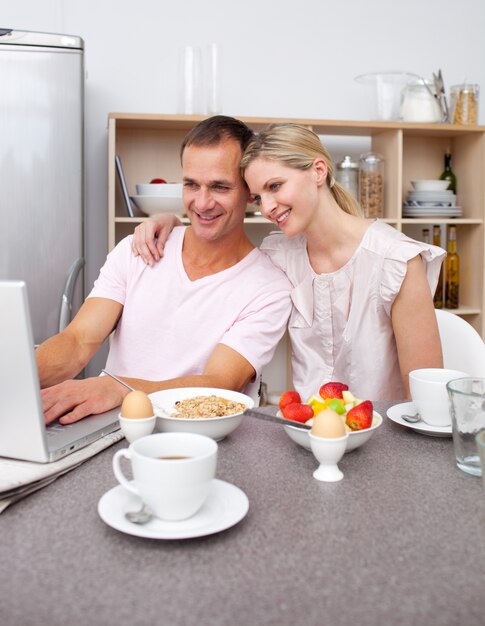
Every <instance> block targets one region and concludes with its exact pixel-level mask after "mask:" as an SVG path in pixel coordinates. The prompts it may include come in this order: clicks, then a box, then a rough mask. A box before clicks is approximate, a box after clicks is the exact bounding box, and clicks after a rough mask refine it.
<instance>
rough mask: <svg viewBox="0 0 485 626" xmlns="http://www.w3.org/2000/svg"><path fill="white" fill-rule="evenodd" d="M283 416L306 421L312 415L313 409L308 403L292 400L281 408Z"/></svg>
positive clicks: (296, 420)
mask: <svg viewBox="0 0 485 626" xmlns="http://www.w3.org/2000/svg"><path fill="white" fill-rule="evenodd" d="M282 413H283V417H285V418H286V419H287V420H293V421H294V422H303V423H305V422H307V421H308V420H309V419H311V418H312V417H313V409H312V407H311V406H310V405H309V404H301V402H293V403H292V404H287V405H286V406H285V408H284V409H283V410H282Z"/></svg>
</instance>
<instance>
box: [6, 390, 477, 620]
mask: <svg viewBox="0 0 485 626" xmlns="http://www.w3.org/2000/svg"><path fill="white" fill-rule="evenodd" d="M396 404H397V401H396V402H388V401H385V402H383V401H381V402H375V403H374V407H375V410H376V411H378V412H379V413H380V414H381V415H382V416H383V422H382V425H381V426H380V427H379V428H377V429H376V430H375V432H374V433H373V435H372V437H371V438H370V439H369V440H368V441H367V442H366V443H365V444H364V445H362V446H361V447H359V448H357V449H355V450H353V451H351V452H348V453H346V454H345V455H344V456H343V458H342V459H341V460H340V462H339V468H340V469H341V471H342V472H343V474H344V477H343V479H342V480H341V481H339V482H332V483H329V482H320V481H318V480H316V479H315V478H314V477H313V472H314V470H315V469H316V468H317V467H318V463H317V461H316V459H315V457H314V456H313V454H312V452H311V451H308V450H306V449H305V448H303V447H301V446H299V445H297V444H296V443H295V442H294V441H292V440H291V439H290V438H289V437H288V436H287V434H286V432H285V430H284V429H283V427H282V426H281V425H279V424H274V423H271V422H268V421H263V420H259V419H257V418H254V417H250V416H245V417H244V419H243V421H242V423H241V425H240V426H239V427H238V428H237V429H236V430H235V431H234V432H233V433H231V434H230V435H229V436H227V437H226V438H225V439H224V440H222V441H220V442H219V444H218V446H219V447H218V463H217V471H216V478H217V479H218V480H219V481H224V482H226V483H230V484H231V485H235V486H236V487H238V488H239V489H240V490H241V491H242V492H243V493H244V494H246V496H247V499H248V502H249V508H248V511H247V513H246V514H245V515H244V516H243V517H242V519H240V521H238V522H237V523H234V524H233V525H232V526H230V527H228V528H226V529H225V530H220V531H219V532H212V533H210V534H206V535H205V536H200V537H191V538H179V539H165V538H147V537H140V536H136V535H133V534H131V533H128V532H121V531H119V530H116V529H115V528H113V527H112V526H111V525H109V524H107V523H105V521H103V519H101V517H100V515H99V513H98V503H99V501H100V499H101V498H102V497H103V496H105V494H107V493H108V492H110V491H111V490H112V489H113V488H114V487H116V486H117V484H118V483H117V481H116V479H115V477H114V474H113V470H112V458H113V455H114V453H115V451H116V450H119V449H121V448H123V447H126V446H127V445H128V444H127V442H126V441H125V440H122V441H120V442H119V443H117V444H115V445H114V446H112V447H110V448H107V449H106V450H104V451H102V452H101V453H99V454H97V455H96V456H94V457H92V458H91V459H89V460H88V461H86V462H85V463H83V464H82V465H80V466H79V467H77V468H75V469H73V470H72V471H70V472H69V473H67V474H65V475H63V476H61V477H60V478H58V479H57V480H56V481H55V482H53V483H52V484H50V485H48V486H47V487H45V488H43V489H41V490H39V491H37V492H35V493H33V494H31V495H29V496H28V497H25V498H24V499H22V500H20V501H18V502H16V503H15V504H13V505H11V506H10V507H8V508H7V509H6V510H5V511H4V512H3V513H2V514H1V515H0V555H1V557H0V589H1V599H0V624H1V625H2V626H31V625H32V626H57V625H59V626H60V625H62V626H66V625H68V626H78V625H79V626H81V625H83V626H84V625H87V624H89V625H96V626H97V625H98V624H99V625H103V626H111V625H113V626H114V625H117V626H119V625H124V624H129V625H130V626H137V625H140V626H142V625H143V626H144V625H152V624H153V625H154V624H161V625H165V624H166V625H171V626H173V625H175V626H179V625H180V626H185V625H187V626H189V625H197V626H218V625H221V626H225V625H228V626H229V625H231V626H249V625H275V626H286V625H292V626H293V625H305V626H306V625H323V624H325V625H329V626H333V625H337V626H338V625H346V626H347V625H351V624H356V625H359V626H366V625H369V626H370V625H372V626H380V625H383V624H386V625H388V624H389V625H409V626H411V625H412V626H416V625H421V624H426V625H429V624H431V625H435V624H436V625H439V626H446V625H448V624H449V625H458V624H460V625H464V626H474V625H480V626H483V624H485V592H484V589H485V587H484V585H485V494H484V490H483V485H482V480H481V478H479V477H476V476H471V475H468V474H465V473H464V472H463V471H461V470H460V469H458V468H457V466H456V464H455V460H454V454H453V445H452V439H451V437H450V436H445V437H437V436H429V435H427V434H424V433H423V432H420V431H416V430H413V429H412V428H411V427H410V426H404V425H401V424H398V423H395V422H394V421H391V420H390V419H388V417H386V413H387V410H388V409H389V408H390V407H391V406H393V405H396ZM261 410H263V411H265V412H268V413H274V412H276V408H275V407H265V408H264V409H261ZM120 489H121V487H120Z"/></svg>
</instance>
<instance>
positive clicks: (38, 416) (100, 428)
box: [0, 280, 119, 463]
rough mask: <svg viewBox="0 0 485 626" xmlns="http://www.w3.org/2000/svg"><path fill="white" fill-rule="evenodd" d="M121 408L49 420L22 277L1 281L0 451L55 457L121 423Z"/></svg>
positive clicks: (43, 459) (39, 459) (12, 455)
mask: <svg viewBox="0 0 485 626" xmlns="http://www.w3.org/2000/svg"><path fill="white" fill-rule="evenodd" d="M118 414H119V408H115V409H112V410H111V411H107V412H106V413H101V414H99V415H91V416H89V417H86V418H84V419H82V420H81V421H79V422H76V423H75V424H69V425H65V426H63V425H62V424H59V423H58V422H54V423H53V424H51V425H49V426H46V425H45V423H44V415H43V411H42V402H41V399H40V385H39V376H38V372H37V363H36V360H35V350H34V338H33V333H32V326H31V322H30V312H29V304H28V298H27V286H26V284H25V282H24V281H20V280H17V281H10V280H4V281H0V456H6V457H10V458H13V459H23V460H27V461H37V462H39V463H47V462H49V461H56V460H57V459H60V458H62V457H64V456H66V455H68V454H71V452H74V451H75V450H78V449H79V448H82V447H84V446H87V445H88V444H90V443H92V442H93V441H96V440H97V439H99V438H100V437H103V436H104V435H107V434H108V433H111V432H113V431H115V430H117V429H118V428H119V420H118Z"/></svg>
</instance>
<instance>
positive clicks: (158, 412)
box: [101, 370, 172, 417]
mask: <svg viewBox="0 0 485 626" xmlns="http://www.w3.org/2000/svg"><path fill="white" fill-rule="evenodd" d="M101 371H102V372H103V374H106V376H109V377H110V378H112V379H113V380H116V382H118V383H120V385H123V386H124V387H126V388H127V389H129V390H130V391H136V389H134V388H133V387H132V386H131V385H129V384H128V383H125V381H124V380H121V378H118V376H115V375H114V374H111V373H110V372H108V371H107V370H101ZM152 406H153V410H154V411H155V414H156V415H157V417H172V415H170V413H167V411H165V409H162V407H161V406H157V405H156V404H154V403H153V401H152Z"/></svg>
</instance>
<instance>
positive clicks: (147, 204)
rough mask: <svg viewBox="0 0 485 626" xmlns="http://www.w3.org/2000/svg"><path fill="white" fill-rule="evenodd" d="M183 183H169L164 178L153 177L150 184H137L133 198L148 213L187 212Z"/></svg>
mask: <svg viewBox="0 0 485 626" xmlns="http://www.w3.org/2000/svg"><path fill="white" fill-rule="evenodd" d="M182 191H183V185H182V183H167V181H166V180H164V179H163V178H152V180H151V181H150V182H149V183H148V184H142V183H140V184H137V185H136V193H137V195H136V196H131V199H132V200H133V202H134V203H135V204H136V206H137V207H138V208H139V209H140V210H141V211H143V213H145V214H146V215H153V214H155V213H164V212H167V213H178V214H183V213H184V212H185V208H184V201H183V198H182Z"/></svg>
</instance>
